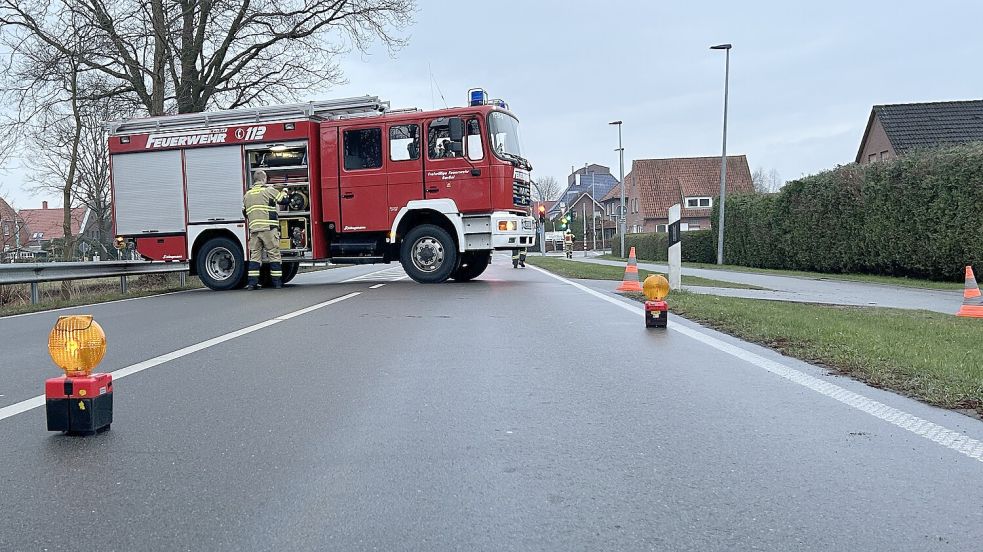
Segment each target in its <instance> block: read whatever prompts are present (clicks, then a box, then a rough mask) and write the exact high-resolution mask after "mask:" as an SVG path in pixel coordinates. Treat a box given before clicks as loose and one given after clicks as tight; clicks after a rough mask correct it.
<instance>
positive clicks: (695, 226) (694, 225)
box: [689, 224, 700, 230]
mask: <svg viewBox="0 0 983 552" xmlns="http://www.w3.org/2000/svg"><path fill="white" fill-rule="evenodd" d="M689 229H690V230H699V229H700V225H699V224H690V225H689Z"/></svg>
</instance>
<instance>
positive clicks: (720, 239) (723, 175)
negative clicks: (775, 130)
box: [710, 44, 732, 265]
mask: <svg viewBox="0 0 983 552" xmlns="http://www.w3.org/2000/svg"><path fill="white" fill-rule="evenodd" d="M731 48H732V46H731V45H730V44H718V45H716V46H710V49H711V50H724V51H725V52H726V60H725V62H724V144H723V147H722V151H721V153H720V217H719V221H718V226H719V228H718V230H717V264H718V265H722V264H724V207H725V206H726V205H727V95H728V92H729V90H728V89H729V86H730V49H731Z"/></svg>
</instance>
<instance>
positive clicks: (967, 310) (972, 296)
mask: <svg viewBox="0 0 983 552" xmlns="http://www.w3.org/2000/svg"><path fill="white" fill-rule="evenodd" d="M956 316H966V317H969V318H983V295H981V294H980V287H979V286H978V285H976V277H975V276H973V267H971V266H967V267H966V289H965V290H963V306H962V307H960V308H959V312H957V313H956Z"/></svg>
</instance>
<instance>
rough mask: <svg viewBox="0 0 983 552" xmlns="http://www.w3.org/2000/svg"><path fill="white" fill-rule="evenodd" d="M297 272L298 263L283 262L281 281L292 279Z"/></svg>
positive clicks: (298, 270)
mask: <svg viewBox="0 0 983 552" xmlns="http://www.w3.org/2000/svg"><path fill="white" fill-rule="evenodd" d="M298 272H300V263H283V283H284V284H286V283H287V282H289V281H290V280H293V279H294V276H296V275H297V273H298Z"/></svg>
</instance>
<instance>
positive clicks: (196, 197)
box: [109, 90, 535, 290]
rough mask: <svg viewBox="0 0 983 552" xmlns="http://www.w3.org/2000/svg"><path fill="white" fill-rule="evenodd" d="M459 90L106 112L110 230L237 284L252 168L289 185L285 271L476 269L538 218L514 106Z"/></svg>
mask: <svg viewBox="0 0 983 552" xmlns="http://www.w3.org/2000/svg"><path fill="white" fill-rule="evenodd" d="M470 95H471V98H470V101H469V105H468V106H467V107H460V108H450V109H442V110H438V111H426V112H425V111H420V110H416V109H403V110H390V109H389V104H388V102H383V101H380V100H379V99H378V98H377V97H371V96H364V97H357V98H346V99H341V100H330V101H321V102H312V103H307V104H294V105H284V106H271V107H264V108H256V109H235V110H227V111H217V112H209V113H194V114H185V115H173V116H162V117H151V118H143V119H133V120H130V121H125V122H119V123H112V124H110V126H109V128H110V137H109V152H110V164H111V174H112V185H113V198H114V201H113V220H114V227H115V232H116V234H117V235H118V236H120V237H122V238H123V239H125V240H126V241H129V242H132V243H133V244H134V246H135V248H136V250H137V251H138V252H139V253H140V255H142V256H143V257H144V258H147V259H152V260H164V261H185V260H186V261H189V264H190V266H191V272H192V274H197V275H198V276H199V277H200V278H201V280H202V282H203V283H204V284H205V285H207V286H208V287H210V288H212V289H216V290H226V289H234V288H239V287H242V286H243V285H244V284H245V281H246V270H245V262H244V261H245V252H246V251H247V248H246V243H247V229H246V226H245V223H244V220H243V216H242V195H243V193H244V192H245V190H246V189H247V188H248V187H249V186H250V182H251V179H252V175H253V173H254V171H256V170H259V169H262V170H263V171H265V172H266V173H267V175H268V180H269V182H270V183H271V184H272V185H274V186H277V187H280V188H282V189H284V190H285V191H286V192H287V193H288V195H289V196H290V204H289V206H287V207H285V208H283V209H282V210H281V212H280V213H278V218H279V224H280V237H281V240H280V242H281V244H280V245H281V250H282V253H283V258H284V267H283V276H284V280H285V281H286V280H289V279H291V278H292V277H293V276H294V275H296V274H297V270H298V267H299V264H300V263H301V262H303V261H315V260H325V259H330V260H332V261H333V262H337V263H358V264H364V263H389V262H392V261H397V260H398V261H399V262H400V263H402V266H403V268H404V269H405V270H406V273H407V274H408V275H409V276H410V277H412V278H413V279H414V280H416V281H417V282H423V283H435V282H443V281H445V280H447V279H448V278H452V279H454V280H458V281H465V280H470V279H473V278H475V277H477V276H478V275H479V274H481V273H482V272H483V271H484V270H485V268H486V267H487V266H488V263H489V262H490V260H491V253H492V251H493V250H496V249H512V248H516V247H530V246H532V245H534V243H535V221H534V219H533V217H531V216H529V212H528V210H529V206H530V203H531V202H530V184H529V171H530V170H531V168H532V167H531V166H530V165H529V162H528V161H526V159H525V158H523V157H522V150H521V147H520V142H519V132H518V131H519V126H518V125H519V123H518V120H517V119H516V117H515V116H514V115H513V114H512V113H511V112H510V111H509V110H508V107H507V105H506V104H504V102H501V101H499V100H489V99H488V96H487V94H486V93H484V91H482V90H475V91H472V92H471V93H470Z"/></svg>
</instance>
